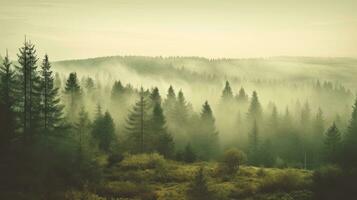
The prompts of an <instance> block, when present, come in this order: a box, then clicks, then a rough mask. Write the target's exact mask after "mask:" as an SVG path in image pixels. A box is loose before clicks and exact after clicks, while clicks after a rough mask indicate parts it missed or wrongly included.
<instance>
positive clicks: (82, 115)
mask: <svg viewBox="0 0 357 200" xmlns="http://www.w3.org/2000/svg"><path fill="white" fill-rule="evenodd" d="M90 128H91V121H90V120H89V117H88V113H87V112H86V111H85V109H84V107H83V106H82V107H81V110H80V111H79V114H78V121H77V123H76V124H75V130H76V132H77V133H78V134H76V138H77V141H78V143H79V148H80V149H83V148H84V147H85V146H86V145H89V142H90V141H89V137H88V134H89V131H90Z"/></svg>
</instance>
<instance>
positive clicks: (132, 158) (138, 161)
mask: <svg viewBox="0 0 357 200" xmlns="http://www.w3.org/2000/svg"><path fill="white" fill-rule="evenodd" d="M165 162H166V161H165V159H164V157H163V156H161V155H160V154H157V153H152V154H136V155H130V154H128V155H125V156H124V159H123V161H121V162H120V168H121V169H126V170H133V169H155V168H156V167H161V166H162V165H163V164H165Z"/></svg>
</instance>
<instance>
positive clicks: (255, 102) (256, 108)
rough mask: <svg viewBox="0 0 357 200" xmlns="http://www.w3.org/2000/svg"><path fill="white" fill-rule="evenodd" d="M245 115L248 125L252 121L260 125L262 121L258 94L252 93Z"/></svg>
mask: <svg viewBox="0 0 357 200" xmlns="http://www.w3.org/2000/svg"><path fill="white" fill-rule="evenodd" d="M247 115H248V121H250V123H252V122H253V121H256V122H258V123H260V122H261V120H262V107H261V105H260V102H259V99H258V94H257V92H256V91H253V94H252V98H251V101H250V106H249V109H248V114H247Z"/></svg>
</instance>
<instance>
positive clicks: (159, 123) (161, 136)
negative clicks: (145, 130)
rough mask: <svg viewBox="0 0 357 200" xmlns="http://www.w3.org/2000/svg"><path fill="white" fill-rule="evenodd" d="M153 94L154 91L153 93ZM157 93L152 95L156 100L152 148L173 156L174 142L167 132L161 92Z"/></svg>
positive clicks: (153, 114)
mask: <svg viewBox="0 0 357 200" xmlns="http://www.w3.org/2000/svg"><path fill="white" fill-rule="evenodd" d="M152 94H153V93H152ZM154 94H156V95H151V99H152V101H154V108H153V113H152V118H151V123H150V124H151V128H150V130H151V132H152V133H151V134H150V135H151V138H150V139H151V140H152V144H151V145H150V146H151V149H153V150H157V151H158V152H159V153H160V154H162V155H164V156H165V157H171V156H172V154H173V151H174V142H173V138H172V136H171V135H170V134H169V133H168V132H167V129H166V120H165V116H164V113H163V110H162V108H161V104H160V102H161V101H159V98H158V97H160V94H159V93H158V90H157V92H155V93H154Z"/></svg>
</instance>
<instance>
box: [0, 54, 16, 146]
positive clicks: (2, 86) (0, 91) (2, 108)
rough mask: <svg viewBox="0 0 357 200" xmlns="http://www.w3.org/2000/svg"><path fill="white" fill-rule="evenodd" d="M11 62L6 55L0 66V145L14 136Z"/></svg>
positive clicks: (14, 82) (12, 71)
mask: <svg viewBox="0 0 357 200" xmlns="http://www.w3.org/2000/svg"><path fill="white" fill-rule="evenodd" d="M11 64H12V63H11V62H10V59H9V56H8V54H7V52H6V56H5V58H4V60H3V63H2V65H1V66H0V130H1V134H0V137H1V138H0V146H2V144H6V143H9V141H10V139H11V138H12V137H14V134H15V129H16V115H15V110H14V109H15V98H16V97H15V87H16V84H17V83H16V80H15V72H14V70H13V69H12V68H11Z"/></svg>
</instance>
